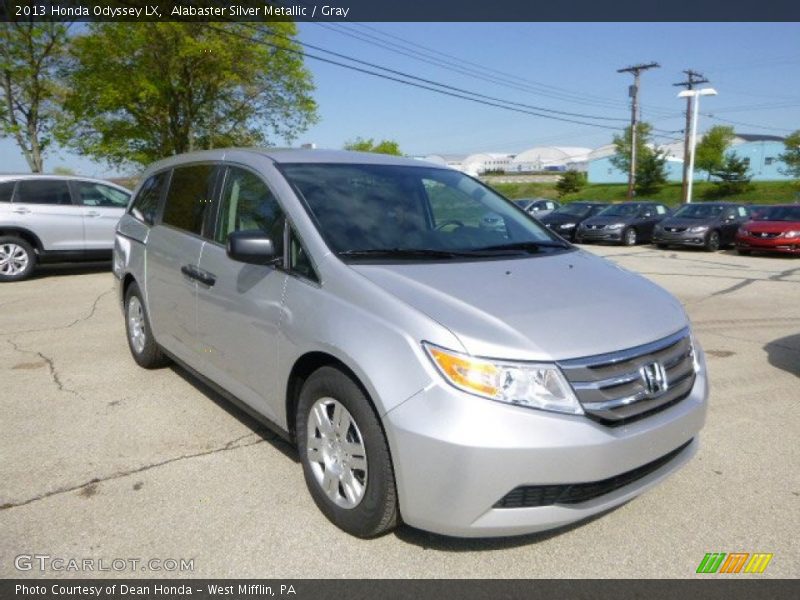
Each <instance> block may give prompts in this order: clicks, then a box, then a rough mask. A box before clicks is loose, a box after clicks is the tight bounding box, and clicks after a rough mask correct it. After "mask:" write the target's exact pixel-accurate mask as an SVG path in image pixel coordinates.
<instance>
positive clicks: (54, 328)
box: [0, 287, 114, 336]
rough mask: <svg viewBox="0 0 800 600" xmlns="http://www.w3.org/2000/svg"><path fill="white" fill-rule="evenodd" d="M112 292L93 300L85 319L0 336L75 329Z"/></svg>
mask: <svg viewBox="0 0 800 600" xmlns="http://www.w3.org/2000/svg"><path fill="white" fill-rule="evenodd" d="M113 291H114V288H113V287H112V288H111V289H108V290H106V291H105V292H102V293H101V294H99V295H98V296H97V297H96V298H95V299H94V302H93V303H92V307H91V308H90V309H89V313H88V314H87V315H86V316H85V317H80V318H78V319H75V320H74V321H72V322H71V323H68V324H67V325H57V326H55V327H43V328H41V329H20V330H19V331H0V335H3V336H9V335H21V334H23V333H42V332H46V331H61V330H64V329H70V328H71V327H75V325H77V324H78V323H83V322H85V321H88V320H89V319H91V318H92V317H93V316H94V314H95V312H97V305H98V304H99V303H100V300H102V299H103V297H105V296H108V295H109V294H110V293H112V292H113Z"/></svg>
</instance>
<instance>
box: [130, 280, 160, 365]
mask: <svg viewBox="0 0 800 600" xmlns="http://www.w3.org/2000/svg"><path fill="white" fill-rule="evenodd" d="M125 332H126V333H127V338H128V348H130V350H131V354H132V355H133V360H135V361H136V364H138V365H139V366H140V367H143V368H145V369H160V368H161V367H166V366H167V365H168V364H169V363H170V362H171V361H170V360H169V358H167V356H166V355H165V354H164V352H163V351H162V350H161V347H160V346H159V345H158V344H157V343H156V340H155V338H154V337H153V329H152V327H150V318H149V316H148V315H147V310H146V309H145V307H144V300H143V298H142V292H141V291H140V290H139V286H138V285H136V284H135V283H131V284H130V286H129V287H128V290H127V292H125Z"/></svg>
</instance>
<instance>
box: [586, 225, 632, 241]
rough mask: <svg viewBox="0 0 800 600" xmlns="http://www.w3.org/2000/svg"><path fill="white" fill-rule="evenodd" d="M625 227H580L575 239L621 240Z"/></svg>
mask: <svg viewBox="0 0 800 600" xmlns="http://www.w3.org/2000/svg"><path fill="white" fill-rule="evenodd" d="M623 231H625V229H624V228H623V229H578V231H577V232H576V233H575V240H576V241H577V242H578V243H580V242H621V241H622V232H623Z"/></svg>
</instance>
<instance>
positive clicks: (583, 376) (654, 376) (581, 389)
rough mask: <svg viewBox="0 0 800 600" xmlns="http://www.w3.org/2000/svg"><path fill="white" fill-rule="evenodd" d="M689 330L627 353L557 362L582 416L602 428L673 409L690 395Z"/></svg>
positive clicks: (693, 375)
mask: <svg viewBox="0 0 800 600" xmlns="http://www.w3.org/2000/svg"><path fill="white" fill-rule="evenodd" d="M693 352H694V350H693V348H692V342H691V338H690V336H689V330H688V329H683V330H681V331H679V332H677V333H675V334H673V335H671V336H669V337H666V338H664V339H662V340H658V341H656V342H653V343H650V344H645V345H643V346H637V347H635V348H630V349H628V350H622V351H619V352H612V353H609V354H601V355H597V356H589V357H586V358H578V359H574V360H567V361H561V362H559V363H558V365H559V366H560V367H561V370H562V371H563V372H564V375H565V376H566V378H567V380H568V381H569V382H570V384H571V385H572V388H573V389H574V390H575V394H576V395H577V397H578V400H579V401H580V403H581V405H582V406H583V409H584V411H585V412H586V415H587V416H588V417H590V418H592V419H594V420H596V421H599V422H601V423H603V424H605V425H610V426H617V425H622V424H624V423H630V422H631V421H635V420H638V419H641V418H644V417H646V416H649V415H651V414H654V413H656V412H659V411H662V410H665V409H666V408H668V407H670V406H673V405H674V404H677V403H678V402H680V401H681V400H683V399H684V398H686V396H688V395H689V393H690V392H691V390H692V387H693V386H694V381H695V377H696V374H695V369H694V355H693Z"/></svg>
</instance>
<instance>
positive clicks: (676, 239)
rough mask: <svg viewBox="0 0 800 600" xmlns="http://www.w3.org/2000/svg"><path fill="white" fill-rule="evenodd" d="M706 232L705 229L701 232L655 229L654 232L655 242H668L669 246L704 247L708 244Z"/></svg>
mask: <svg viewBox="0 0 800 600" xmlns="http://www.w3.org/2000/svg"><path fill="white" fill-rule="evenodd" d="M706 233H707V232H705V231H704V232H701V233H690V232H688V231H683V232H679V233H672V232H669V231H655V232H654V233H653V243H654V244H667V245H669V246H692V247H702V246H705V244H706Z"/></svg>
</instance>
